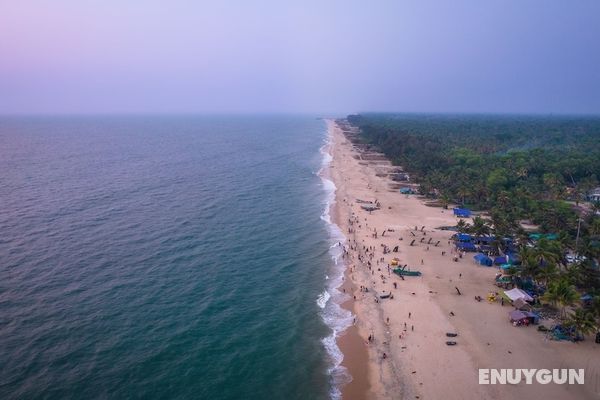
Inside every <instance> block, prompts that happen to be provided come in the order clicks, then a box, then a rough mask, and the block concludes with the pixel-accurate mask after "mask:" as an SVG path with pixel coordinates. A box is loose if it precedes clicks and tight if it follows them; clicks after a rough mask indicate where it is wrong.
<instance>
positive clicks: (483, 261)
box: [473, 253, 493, 267]
mask: <svg viewBox="0 0 600 400" xmlns="http://www.w3.org/2000/svg"><path fill="white" fill-rule="evenodd" d="M473 258H474V259H475V261H476V262H477V264H479V265H485V266H486V267H491V266H492V264H493V262H492V259H491V258H489V257H488V256H486V255H485V254H481V253H479V254H475V255H474V256H473Z"/></svg>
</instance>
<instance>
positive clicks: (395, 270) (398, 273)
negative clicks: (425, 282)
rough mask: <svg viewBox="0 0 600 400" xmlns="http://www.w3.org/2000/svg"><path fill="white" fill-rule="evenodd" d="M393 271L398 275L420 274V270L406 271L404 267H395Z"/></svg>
mask: <svg viewBox="0 0 600 400" xmlns="http://www.w3.org/2000/svg"><path fill="white" fill-rule="evenodd" d="M394 273H395V274H396V275H400V276H421V271H408V270H406V269H404V268H395V269H394Z"/></svg>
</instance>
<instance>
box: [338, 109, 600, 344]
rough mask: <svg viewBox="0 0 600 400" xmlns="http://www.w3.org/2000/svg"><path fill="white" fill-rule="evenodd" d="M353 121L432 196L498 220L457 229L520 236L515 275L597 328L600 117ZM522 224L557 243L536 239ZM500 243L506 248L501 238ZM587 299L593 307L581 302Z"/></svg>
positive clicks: (371, 117) (567, 315) (577, 322)
mask: <svg viewBox="0 0 600 400" xmlns="http://www.w3.org/2000/svg"><path fill="white" fill-rule="evenodd" d="M348 122H349V123H350V124H351V125H353V126H355V127H358V128H360V132H361V133H360V137H359V140H360V141H362V142H363V143H364V144H368V145H370V146H372V147H374V148H375V149H377V150H379V151H381V152H383V153H384V154H385V155H386V156H387V157H388V158H389V159H390V160H391V161H392V162H393V164H395V165H399V166H402V167H403V168H404V169H405V170H406V171H407V172H409V173H410V175H411V179H412V180H415V181H416V182H418V183H419V184H420V191H421V193H422V194H423V195H425V196H428V197H435V198H437V199H438V200H439V203H440V204H442V205H447V204H449V203H454V204H458V205H461V206H466V207H469V208H472V209H475V210H482V211H486V212H487V214H488V215H489V218H485V219H484V218H479V217H476V218H475V219H474V221H473V224H465V223H464V222H459V226H458V229H459V230H460V231H464V232H469V233H472V234H475V235H486V234H493V235H495V236H496V237H497V238H505V237H510V238H512V239H514V241H513V243H514V244H516V246H518V249H519V250H518V252H519V256H520V259H521V262H520V264H519V265H517V266H516V267H515V268H514V269H511V271H510V272H511V274H510V275H514V276H515V278H518V280H520V281H524V280H529V281H533V282H534V283H535V285H536V286H537V287H540V288H541V290H542V291H545V295H544V296H542V297H541V299H542V301H546V302H548V303H551V304H554V305H555V306H556V307H558V308H560V309H561V311H562V314H563V317H564V319H565V320H566V321H570V323H572V324H573V326H576V327H577V329H578V330H579V331H581V332H582V333H583V332H585V333H588V332H590V331H591V330H590V327H589V326H588V325H589V320H590V318H591V319H592V320H594V319H595V321H596V326H598V324H599V323H600V306H598V304H600V300H598V299H599V298H600V272H599V271H598V259H599V258H600V213H598V211H599V210H600V205H599V204H597V203H596V204H590V203H589V202H587V201H586V195H587V194H588V193H589V192H590V191H591V190H593V189H594V188H596V187H598V186H600V183H599V180H598V179H599V177H600V118H599V117H585V116H573V117H569V116H560V117H557V116H545V117H543V116H489V115H477V116H469V115H460V116H453V115H415V114H361V115H351V116H349V117H348ZM523 220H528V221H531V222H532V223H533V224H535V225H538V227H539V231H540V232H542V233H544V232H546V233H550V232H551V233H555V234H556V235H557V237H556V239H553V240H550V239H547V238H542V239H539V240H537V239H536V240H532V239H531V238H530V237H529V236H528V234H527V232H526V231H525V230H524V229H523V227H522V224H521V222H522V221H523ZM495 246H496V247H498V248H499V250H502V249H500V247H501V246H502V243H500V241H498V242H496V243H495ZM568 253H572V254H578V255H579V256H582V257H580V258H579V259H576V260H569V259H567V257H566V255H567V254H568ZM583 293H588V294H591V295H592V296H593V298H594V301H593V302H592V304H591V305H589V304H588V305H587V306H585V307H583V306H582V305H581V302H580V301H579V297H580V296H581V295H582V294H583ZM573 310H574V312H572V311H573Z"/></svg>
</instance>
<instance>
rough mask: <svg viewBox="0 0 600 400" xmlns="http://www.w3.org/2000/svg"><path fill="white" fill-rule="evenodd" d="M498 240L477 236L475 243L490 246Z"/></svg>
mask: <svg viewBox="0 0 600 400" xmlns="http://www.w3.org/2000/svg"><path fill="white" fill-rule="evenodd" d="M494 240H496V237H495V236H476V237H475V241H476V242H477V243H481V244H490V243H492V242H493V241H494Z"/></svg>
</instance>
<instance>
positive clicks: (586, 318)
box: [566, 308, 598, 336]
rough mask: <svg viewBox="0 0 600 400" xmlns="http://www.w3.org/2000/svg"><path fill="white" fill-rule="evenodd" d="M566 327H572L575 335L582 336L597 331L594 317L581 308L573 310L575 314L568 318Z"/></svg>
mask: <svg viewBox="0 0 600 400" xmlns="http://www.w3.org/2000/svg"><path fill="white" fill-rule="evenodd" d="M566 325H567V326H572V327H574V328H575V331H576V333H580V334H581V335H582V336H585V335H588V334H590V333H592V332H595V331H597V330H598V325H597V324H596V319H595V318H594V315H593V314H592V313H591V312H588V311H586V310H584V309H582V308H579V309H577V310H575V312H574V313H573V314H571V315H570V316H569V319H568V320H567V321H566Z"/></svg>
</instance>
